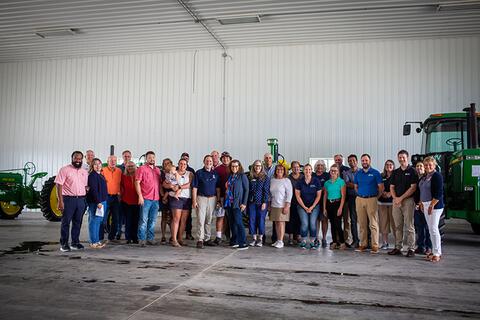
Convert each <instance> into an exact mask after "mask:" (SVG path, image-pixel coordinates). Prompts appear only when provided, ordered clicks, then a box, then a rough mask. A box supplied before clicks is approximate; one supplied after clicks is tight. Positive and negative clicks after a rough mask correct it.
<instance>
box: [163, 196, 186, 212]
mask: <svg viewBox="0 0 480 320" xmlns="http://www.w3.org/2000/svg"><path fill="white" fill-rule="evenodd" d="M168 203H169V204H170V210H191V209H192V199H191V198H178V200H177V199H176V198H175V197H171V196H168Z"/></svg>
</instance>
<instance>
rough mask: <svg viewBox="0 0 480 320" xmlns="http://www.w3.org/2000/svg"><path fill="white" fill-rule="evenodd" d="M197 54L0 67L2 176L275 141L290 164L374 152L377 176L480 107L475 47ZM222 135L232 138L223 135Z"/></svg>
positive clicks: (252, 150) (468, 42)
mask: <svg viewBox="0 0 480 320" xmlns="http://www.w3.org/2000/svg"><path fill="white" fill-rule="evenodd" d="M228 54H229V55H230V56H231V58H230V57H228V58H227V62H226V66H227V69H226V91H225V92H226V100H225V106H226V108H225V119H226V122H225V123H224V114H223V105H222V98H223V62H224V61H223V58H222V57H221V52H220V51H216V50H211V51H198V52H197V53H195V52H193V51H188V52H175V53H173V52H172V53H158V54H140V55H129V56H112V57H92V58H78V59H68V60H48V61H34V62H19V63H7V64H0V136H1V145H0V152H1V153H0V168H1V169H8V168H11V167H19V166H22V165H23V163H24V162H26V161H34V162H35V163H36V164H37V167H38V169H39V170H40V171H48V172H49V173H51V174H53V173H55V172H56V171H57V169H58V168H59V167H60V166H61V165H63V164H64V163H67V162H68V161H69V156H70V153H71V151H72V150H74V149H80V150H86V149H87V148H92V149H94V150H95V151H96V153H97V155H99V156H100V157H102V158H103V159H105V158H106V156H107V155H108V152H109V145H110V144H114V145H115V146H116V150H117V153H120V152H121V150H123V149H125V148H129V149H131V150H132V151H133V153H134V156H138V155H139V154H140V153H143V152H145V151H146V150H147V149H153V150H154V151H156V152H157V154H158V157H159V158H163V157H167V156H168V157H172V158H174V160H176V159H178V156H179V155H180V153H181V152H182V151H189V152H190V156H191V160H192V164H193V166H195V167H198V166H200V165H201V158H202V157H203V155H204V154H205V153H207V152H210V151H211V150H212V149H213V148H216V149H219V150H220V151H221V150H224V149H227V150H229V151H230V152H231V153H232V154H234V156H237V157H239V158H240V159H241V160H242V161H243V162H251V161H253V160H254V159H255V158H260V157H261V156H262V154H263V153H264V152H265V151H266V150H267V146H266V139H267V138H269V137H277V138H279V140H280V152H281V153H282V154H283V155H285V157H286V158H287V159H288V160H293V159H298V160H300V161H302V162H305V161H307V160H308V158H309V157H324V156H329V155H332V154H334V153H343V154H344V155H347V154H349V153H363V152H368V153H370V154H371V155H372V156H373V158H374V164H375V165H376V166H379V165H380V164H381V163H383V161H384V160H385V159H386V158H393V157H394V156H395V154H396V150H398V149H399V148H407V149H408V150H411V151H412V152H418V151H419V149H420V136H410V137H407V138H406V137H403V136H402V135H401V134H402V128H401V127H402V125H403V123H404V121H405V120H422V119H424V118H425V117H426V116H427V115H428V114H430V113H432V112H439V111H456V110H459V109H460V108H462V107H463V106H465V105H467V104H468V103H470V102H477V103H480V38H479V37H467V38H457V39H437V40H402V41H379V42H355V43H334V44H321V45H306V46H290V47H267V48H249V49H232V50H230V51H229V52H228ZM223 125H225V128H226V129H227V130H226V133H225V135H223V130H222V129H223Z"/></svg>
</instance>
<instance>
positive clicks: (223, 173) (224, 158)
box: [214, 151, 232, 245]
mask: <svg viewBox="0 0 480 320" xmlns="http://www.w3.org/2000/svg"><path fill="white" fill-rule="evenodd" d="M220 161H221V162H222V164H221V165H219V166H218V167H216V168H215V172H216V173H217V174H218V177H219V183H220V184H219V187H220V198H221V199H222V200H221V202H222V204H223V200H224V199H225V184H226V183H227V180H228V175H229V173H230V172H229V171H228V165H229V164H230V161H232V156H230V153H228V152H227V151H224V152H222V155H221V156H220ZM223 212H224V211H223ZM225 219H226V217H225V216H223V215H222V216H217V221H216V223H215V227H216V230H217V234H216V237H215V241H214V243H215V244H217V245H219V244H220V243H221V242H222V230H223V227H224V226H225V235H226V236H227V235H228V234H229V233H230V232H229V231H230V230H229V229H228V223H224V221H225Z"/></svg>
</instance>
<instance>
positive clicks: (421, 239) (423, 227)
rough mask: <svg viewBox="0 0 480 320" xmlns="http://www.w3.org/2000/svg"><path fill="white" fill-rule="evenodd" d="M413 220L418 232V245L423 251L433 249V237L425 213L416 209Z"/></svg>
mask: <svg viewBox="0 0 480 320" xmlns="http://www.w3.org/2000/svg"><path fill="white" fill-rule="evenodd" d="M413 220H414V224H415V229H416V230H415V232H416V234H417V247H418V249H420V250H421V251H424V250H427V249H430V250H431V249H432V239H431V238H430V232H429V231H428V225H427V220H425V215H424V214H423V212H422V211H420V210H415V212H414V214H413Z"/></svg>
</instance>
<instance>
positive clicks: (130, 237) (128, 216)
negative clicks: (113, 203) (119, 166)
mask: <svg viewBox="0 0 480 320" xmlns="http://www.w3.org/2000/svg"><path fill="white" fill-rule="evenodd" d="M135 171H137V166H136V165H135V163H134V162H133V161H129V162H127V164H126V166H125V171H124V172H123V174H122V180H121V183H120V190H121V194H122V211H123V212H124V214H125V239H127V244H129V243H138V237H137V233H138V219H139V213H140V206H139V205H138V195H137V192H136V191H135Z"/></svg>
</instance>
